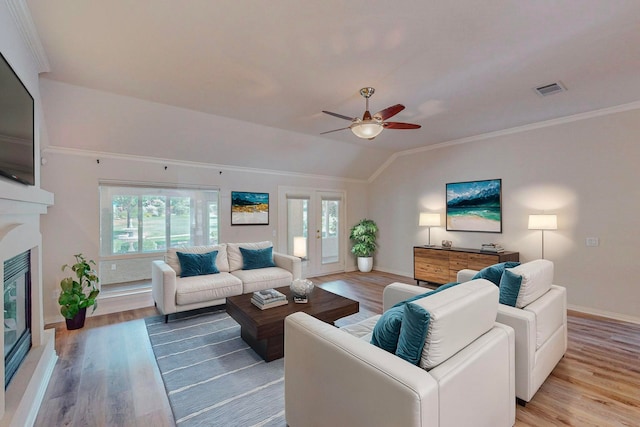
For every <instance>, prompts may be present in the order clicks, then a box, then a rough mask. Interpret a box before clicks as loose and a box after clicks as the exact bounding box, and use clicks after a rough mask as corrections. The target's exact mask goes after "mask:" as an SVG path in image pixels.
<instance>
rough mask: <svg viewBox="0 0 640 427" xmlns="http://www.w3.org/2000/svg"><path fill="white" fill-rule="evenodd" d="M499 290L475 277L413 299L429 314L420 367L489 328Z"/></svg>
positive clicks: (434, 363)
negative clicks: (441, 290)
mask: <svg viewBox="0 0 640 427" xmlns="http://www.w3.org/2000/svg"><path fill="white" fill-rule="evenodd" d="M498 294H499V292H498V288H497V287H496V286H495V285H494V284H492V283H491V282H489V281H488V280H485V279H476V280H472V281H470V282H466V283H462V284H460V285H458V286H454V287H452V288H450V289H448V291H447V292H441V293H438V294H436V295H432V296H430V297H429V298H422V299H419V300H417V301H415V302H414V304H418V305H420V306H421V307H423V308H424V309H425V310H426V311H428V312H429V314H430V320H429V327H428V331H427V336H426V339H425V345H424V348H423V349H422V357H421V360H420V367H422V368H424V369H431V368H433V367H436V366H438V365H439V364H440V363H442V362H443V361H445V360H447V359H448V358H449V357H451V356H453V355H454V354H455V353H457V352H458V351H460V350H461V349H462V348H464V347H466V346H467V345H468V344H469V343H471V342H472V341H474V340H475V339H476V338H478V337H479V336H480V335H482V334H484V333H485V332H487V331H488V330H489V329H491V328H492V327H493V324H494V322H495V319H496V313H497V311H498Z"/></svg>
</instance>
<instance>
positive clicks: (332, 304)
mask: <svg viewBox="0 0 640 427" xmlns="http://www.w3.org/2000/svg"><path fill="white" fill-rule="evenodd" d="M278 291H280V292H282V293H283V294H285V295H286V296H287V299H288V300H289V303H288V304H287V305H282V306H279V307H274V308H268V309H266V310H260V309H259V308H258V307H256V306H255V305H253V304H251V296H252V295H253V294H252V293H250V294H243V295H237V296H234V297H229V298H227V313H228V314H229V316H231V317H232V318H233V319H234V320H235V321H236V322H238V323H239V324H240V333H241V336H242V339H243V340H244V341H245V342H246V343H247V344H249V345H250V346H251V348H253V349H254V350H255V351H256V353H258V354H259V355H260V356H261V357H262V358H263V359H264V360H266V361H267V362H270V361H272V360H276V359H279V358H281V357H283V356H284V318H285V317H287V316H288V315H290V314H292V313H296V312H298V311H304V312H305V313H307V314H309V315H311V316H313V317H316V318H318V319H320V320H322V321H324V322H327V323H331V324H333V322H335V321H336V320H338V319H340V318H342V317H345V316H349V315H351V314H355V313H357V312H358V310H359V304H358V301H353V300H350V299H349V298H345V297H342V296H340V295H336V294H334V293H332V292H329V291H325V290H324V289H321V288H318V287H315V288H314V289H313V291H312V293H311V295H310V296H309V298H308V300H309V302H307V303H305V304H297V303H295V302H293V297H292V296H291V291H290V290H289V287H284V288H278Z"/></svg>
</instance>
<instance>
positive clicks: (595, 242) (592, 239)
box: [587, 237, 600, 246]
mask: <svg viewBox="0 0 640 427" xmlns="http://www.w3.org/2000/svg"><path fill="white" fill-rule="evenodd" d="M599 245H600V239H598V238H597V237H587V246H599Z"/></svg>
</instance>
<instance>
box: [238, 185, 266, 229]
mask: <svg viewBox="0 0 640 427" xmlns="http://www.w3.org/2000/svg"><path fill="white" fill-rule="evenodd" d="M231 225H269V193H249V192H244V191H232V192H231Z"/></svg>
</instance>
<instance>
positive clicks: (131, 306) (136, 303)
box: [44, 289, 153, 325]
mask: <svg viewBox="0 0 640 427" xmlns="http://www.w3.org/2000/svg"><path fill="white" fill-rule="evenodd" d="M152 306H153V298H152V296H151V289H144V290H141V291H136V292H133V293H127V294H124V293H123V294H116V295H104V296H102V295H101V296H100V298H99V299H98V308H97V309H96V311H94V312H93V313H91V310H87V317H89V316H100V315H102V314H111V313H119V312H121V311H127V310H135V309H136V308H146V307H152ZM58 322H64V317H62V315H60V314H57V315H54V316H47V317H46V318H45V319H44V323H45V324H46V325H50V324H53V323H58Z"/></svg>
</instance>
